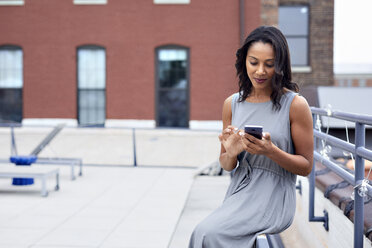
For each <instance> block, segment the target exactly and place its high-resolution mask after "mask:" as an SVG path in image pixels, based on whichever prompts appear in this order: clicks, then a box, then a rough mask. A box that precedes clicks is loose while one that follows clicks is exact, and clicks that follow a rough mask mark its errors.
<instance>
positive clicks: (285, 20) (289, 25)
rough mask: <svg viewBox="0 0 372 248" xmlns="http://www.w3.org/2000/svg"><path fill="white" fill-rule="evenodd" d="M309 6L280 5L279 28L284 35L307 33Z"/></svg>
mask: <svg viewBox="0 0 372 248" xmlns="http://www.w3.org/2000/svg"><path fill="white" fill-rule="evenodd" d="M308 12H309V8H308V7H307V6H280V7H279V28H280V30H281V31H282V32H283V34H284V35H285V36H289V35H292V36H293V35H301V36H303V35H305V36H306V35H308V23H309V13H308Z"/></svg>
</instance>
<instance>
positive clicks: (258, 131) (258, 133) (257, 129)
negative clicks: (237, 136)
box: [244, 125, 263, 139]
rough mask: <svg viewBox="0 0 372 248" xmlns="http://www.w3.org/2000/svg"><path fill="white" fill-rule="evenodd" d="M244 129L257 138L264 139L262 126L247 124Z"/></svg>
mask: <svg viewBox="0 0 372 248" xmlns="http://www.w3.org/2000/svg"><path fill="white" fill-rule="evenodd" d="M244 131H245V132H246V133H248V134H250V135H252V136H254V137H256V138H257V139H262V131H263V127H262V126H254V125H245V126H244Z"/></svg>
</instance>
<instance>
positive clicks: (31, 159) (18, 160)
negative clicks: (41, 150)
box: [10, 155, 37, 165]
mask: <svg viewBox="0 0 372 248" xmlns="http://www.w3.org/2000/svg"><path fill="white" fill-rule="evenodd" d="M36 160H37V157H36V156H34V155H29V156H11V157H10V162H11V163H13V164H16V165H31V164H32V163H35V162H36Z"/></svg>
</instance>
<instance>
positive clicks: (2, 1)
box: [0, 0, 25, 6]
mask: <svg viewBox="0 0 372 248" xmlns="http://www.w3.org/2000/svg"><path fill="white" fill-rule="evenodd" d="M24 4H25V1H24V0H0V6H1V5H4V6H17V5H24Z"/></svg>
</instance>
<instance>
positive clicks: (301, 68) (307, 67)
mask: <svg viewBox="0 0 372 248" xmlns="http://www.w3.org/2000/svg"><path fill="white" fill-rule="evenodd" d="M280 7H293V8H298V7H305V8H307V27H306V28H307V30H306V31H307V36H305V35H286V34H284V33H283V35H284V36H285V38H286V39H287V40H288V38H306V41H307V46H306V57H307V59H306V64H291V67H292V68H293V69H294V71H295V72H311V58H310V54H311V53H310V45H311V43H310V25H311V15H310V6H309V4H306V3H303V4H280V5H279V7H278V10H279V8H280ZM279 18H280V17H279V15H278V22H279ZM278 24H279V23H278ZM287 42H288V41H287ZM291 63H292V59H291Z"/></svg>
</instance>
